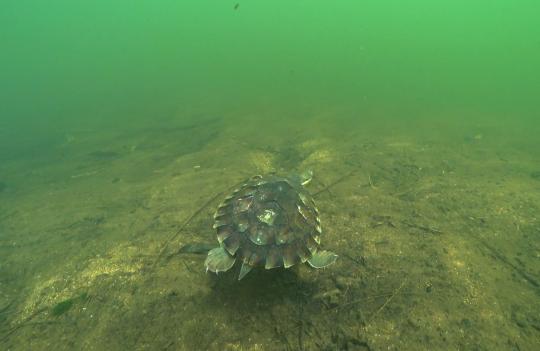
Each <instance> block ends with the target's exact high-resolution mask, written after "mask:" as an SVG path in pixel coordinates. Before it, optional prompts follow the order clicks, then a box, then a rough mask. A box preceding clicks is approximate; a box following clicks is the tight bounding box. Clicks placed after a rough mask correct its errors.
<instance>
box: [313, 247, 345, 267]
mask: <svg viewBox="0 0 540 351" xmlns="http://www.w3.org/2000/svg"><path fill="white" fill-rule="evenodd" d="M337 258H338V255H336V254H335V253H333V252H332V251H326V250H321V251H317V252H316V253H314V254H313V256H311V258H310V259H309V260H308V263H309V265H310V266H311V267H313V268H324V267H328V266H329V265H331V264H332V263H334V262H336V260H337Z"/></svg>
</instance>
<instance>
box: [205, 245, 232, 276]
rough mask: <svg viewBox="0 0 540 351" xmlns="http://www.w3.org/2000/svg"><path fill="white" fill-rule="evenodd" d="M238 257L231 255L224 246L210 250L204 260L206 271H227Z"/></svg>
mask: <svg viewBox="0 0 540 351" xmlns="http://www.w3.org/2000/svg"><path fill="white" fill-rule="evenodd" d="M235 261H236V259H235V258H234V257H232V256H231V255H229V253H228V252H227V251H226V250H225V249H224V248H222V247H216V248H214V249H212V250H210V251H209V252H208V256H207V257H206V260H205V261H204V265H205V266H206V271H207V272H208V271H211V272H214V273H216V274H217V273H219V272H225V271H227V270H229V269H230V268H231V267H232V266H233V265H234V262H235Z"/></svg>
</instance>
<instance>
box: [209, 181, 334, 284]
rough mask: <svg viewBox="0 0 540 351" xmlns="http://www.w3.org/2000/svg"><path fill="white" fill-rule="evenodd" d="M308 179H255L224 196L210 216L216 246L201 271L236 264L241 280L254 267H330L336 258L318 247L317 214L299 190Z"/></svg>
mask: <svg viewBox="0 0 540 351" xmlns="http://www.w3.org/2000/svg"><path fill="white" fill-rule="evenodd" d="M312 177H313V172H311V171H306V172H304V173H299V174H292V175H288V176H279V175H277V174H275V173H270V174H266V175H256V176H253V177H251V178H249V179H248V180H246V181H245V182H244V183H243V184H242V185H241V186H240V187H239V188H237V189H236V190H234V191H233V192H232V193H231V194H230V195H229V196H227V197H225V199H224V201H223V202H222V203H221V204H220V205H219V206H218V208H217V210H216V212H215V215H214V226H213V227H214V229H215V230H216V233H217V240H218V242H219V246H218V247H215V248H213V249H211V250H210V251H208V255H207V257H206V260H205V262H204V264H205V266H206V271H207V272H208V271H211V272H214V273H216V274H217V273H219V272H224V271H227V270H229V269H230V268H231V267H233V265H234V263H235V262H236V261H239V262H241V263H242V267H241V268H240V274H239V276H238V280H240V279H242V278H243V277H244V276H245V275H246V274H247V273H249V271H251V269H252V268H253V267H257V266H259V267H264V268H265V269H272V268H278V267H285V268H289V267H292V266H294V265H296V264H299V263H304V262H307V263H308V264H309V265H310V266H311V267H314V268H323V267H327V266H328V265H330V264H332V263H334V262H335V261H336V259H337V257H338V255H336V254H335V253H333V252H331V251H326V250H322V249H320V242H321V241H320V237H321V234H322V230H321V221H320V219H319V210H318V209H317V207H316V206H315V201H314V200H313V197H312V196H311V195H310V194H309V192H308V191H307V190H306V188H305V187H304V186H305V185H307V184H308V183H309V182H310V181H311V179H312Z"/></svg>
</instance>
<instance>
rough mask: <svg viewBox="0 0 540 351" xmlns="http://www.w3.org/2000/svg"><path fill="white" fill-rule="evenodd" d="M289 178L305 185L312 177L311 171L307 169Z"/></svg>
mask: <svg viewBox="0 0 540 351" xmlns="http://www.w3.org/2000/svg"><path fill="white" fill-rule="evenodd" d="M289 178H290V179H291V180H292V181H293V182H295V183H296V184H298V185H307V184H309V182H311V179H313V171H312V170H310V169H309V170H306V171H304V172H302V173H297V174H293V175H292V176H290V177H289Z"/></svg>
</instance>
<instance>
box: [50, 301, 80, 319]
mask: <svg viewBox="0 0 540 351" xmlns="http://www.w3.org/2000/svg"><path fill="white" fill-rule="evenodd" d="M74 303H75V300H74V299H67V300H64V301H62V302H59V303H57V304H56V305H55V306H54V307H53V309H52V314H53V316H55V317H58V316H61V315H63V314H64V313H66V312H67V311H69V310H70V309H71V307H73V304H74Z"/></svg>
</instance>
